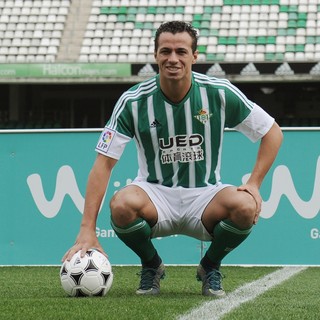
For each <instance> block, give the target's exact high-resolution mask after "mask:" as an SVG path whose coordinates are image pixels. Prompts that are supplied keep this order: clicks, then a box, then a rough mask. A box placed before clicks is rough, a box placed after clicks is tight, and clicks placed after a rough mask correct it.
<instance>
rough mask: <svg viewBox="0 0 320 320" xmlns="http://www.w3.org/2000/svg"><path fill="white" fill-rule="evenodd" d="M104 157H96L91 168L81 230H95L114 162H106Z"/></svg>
mask: <svg viewBox="0 0 320 320" xmlns="http://www.w3.org/2000/svg"><path fill="white" fill-rule="evenodd" d="M102 157H104V156H98V157H97V159H96V162H95V164H94V166H93V167H92V169H91V171H90V174H89V178H88V183H87V190H86V196H85V204H84V212H83V218H82V221H81V228H89V229H93V230H95V228H96V221H97V217H98V213H99V210H100V207H101V204H102V200H103V198H104V195H105V192H106V189H107V186H108V183H109V180H110V175H111V171H112V168H113V165H114V163H115V162H116V160H113V159H112V160H110V159H109V160H106V159H105V157H104V158H102Z"/></svg>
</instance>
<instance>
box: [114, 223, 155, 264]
mask: <svg viewBox="0 0 320 320" xmlns="http://www.w3.org/2000/svg"><path fill="white" fill-rule="evenodd" d="M111 226H112V228H113V229H114V231H115V233H116V235H117V236H118V237H119V239H120V240H122V241H123V242H124V243H125V244H126V245H127V246H128V247H129V248H130V249H131V250H133V251H134V252H135V253H136V254H137V255H138V256H139V257H140V259H141V262H142V264H144V263H147V262H149V261H151V260H152V259H153V257H154V256H155V254H156V253H157V251H156V249H155V247H154V246H153V243H152V242H151V237H150V236H151V228H150V226H149V224H148V223H147V222H146V221H145V220H143V219H142V218H138V219H137V220H135V221H133V222H132V223H130V224H129V225H127V226H125V227H117V226H116V225H115V224H114V222H113V221H112V218H111Z"/></svg>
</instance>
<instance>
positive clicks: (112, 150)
mask: <svg viewBox="0 0 320 320" xmlns="http://www.w3.org/2000/svg"><path fill="white" fill-rule="evenodd" d="M133 136H134V128H133V121H132V113H131V112H130V108H129V103H128V100H127V99H125V94H123V95H122V96H121V97H120V99H119V100H118V102H117V103H116V105H115V107H114V109H113V112H112V115H111V117H110V119H109V120H108V122H107V124H106V126H105V128H104V129H103V131H102V133H101V135H100V138H99V140H98V143H97V145H96V148H95V150H96V151H97V152H98V153H101V154H103V155H105V156H108V157H111V158H114V159H117V160H119V159H120V157H121V155H122V153H123V151H124V149H125V146H126V144H127V143H128V142H129V141H131V139H132V138H133Z"/></svg>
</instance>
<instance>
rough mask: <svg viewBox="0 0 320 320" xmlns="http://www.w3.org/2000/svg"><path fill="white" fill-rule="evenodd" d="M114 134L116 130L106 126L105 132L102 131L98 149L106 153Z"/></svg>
mask: <svg viewBox="0 0 320 320" xmlns="http://www.w3.org/2000/svg"><path fill="white" fill-rule="evenodd" d="M114 136H115V131H114V130H111V129H109V128H104V130H103V132H102V133H101V136H100V139H99V141H98V144H97V147H96V149H97V150H99V151H102V152H104V153H106V152H107V151H108V148H109V146H110V144H111V141H112V139H113V137H114Z"/></svg>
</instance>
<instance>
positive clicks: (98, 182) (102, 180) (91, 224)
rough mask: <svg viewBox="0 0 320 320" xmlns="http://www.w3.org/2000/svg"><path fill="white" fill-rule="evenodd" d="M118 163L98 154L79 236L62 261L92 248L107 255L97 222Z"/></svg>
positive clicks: (91, 176) (91, 175)
mask: <svg viewBox="0 0 320 320" xmlns="http://www.w3.org/2000/svg"><path fill="white" fill-rule="evenodd" d="M116 162H117V160H115V159H112V158H110V157H106V156H103V155H101V154H98V156H97V158H96V160H95V163H94V165H93V167H92V169H91V171H90V174H89V178H88V183H87V190H86V196H85V204H84V212H83V217H82V221H81V226H80V231H79V234H78V236H77V239H76V242H75V244H74V246H73V247H72V248H70V249H69V250H68V251H67V252H66V254H65V255H64V256H63V258H62V261H64V260H70V259H71V257H72V256H73V255H74V254H75V253H76V252H77V251H79V250H81V251H82V256H83V255H84V254H85V252H86V251H87V250H88V249H90V248H96V249H98V250H99V251H101V252H102V253H104V254H105V252H104V250H103V249H102V247H101V245H100V243H99V241H98V238H97V236H96V222H97V217H98V213H99V209H100V206H101V203H102V199H103V197H104V194H105V192H106V189H107V186H108V183H109V179H110V175H111V171H112V169H113V167H114V165H115V164H116Z"/></svg>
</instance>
